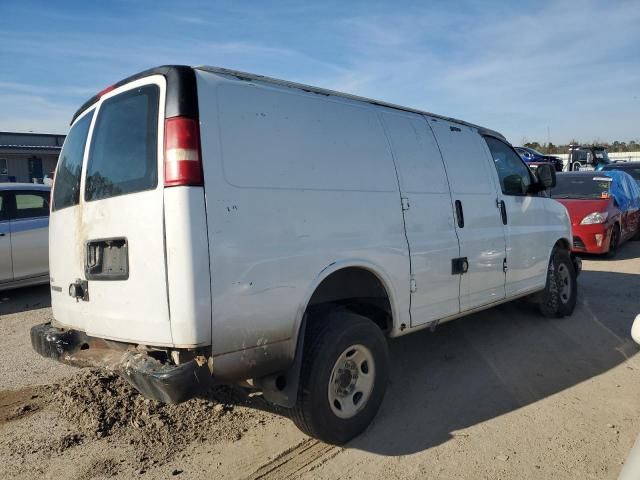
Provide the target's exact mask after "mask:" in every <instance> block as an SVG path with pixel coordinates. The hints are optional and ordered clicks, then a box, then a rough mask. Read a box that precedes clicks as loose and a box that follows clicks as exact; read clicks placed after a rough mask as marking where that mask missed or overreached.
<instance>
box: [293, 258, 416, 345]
mask: <svg viewBox="0 0 640 480" xmlns="http://www.w3.org/2000/svg"><path fill="white" fill-rule="evenodd" d="M346 271H360V272H366V273H367V274H370V275H372V276H373V277H374V278H375V279H376V280H377V281H378V282H379V284H380V286H381V287H382V289H384V292H385V294H386V298H387V299H388V302H389V309H390V312H389V313H390V317H391V318H390V322H389V325H387V328H385V329H383V330H385V333H386V334H388V333H389V332H390V331H391V330H393V329H394V328H395V326H396V323H397V321H398V319H399V318H400V314H399V306H398V302H397V295H396V292H395V290H394V288H393V283H392V281H391V278H390V277H389V275H387V274H386V273H385V271H384V269H383V268H382V267H380V266H379V265H377V264H375V263H373V262H370V261H367V260H363V259H350V260H341V261H337V262H332V263H330V264H329V265H327V266H326V267H324V268H323V269H322V270H320V271H319V272H318V274H317V275H316V277H315V278H314V279H313V281H312V282H311V283H310V284H309V286H308V287H307V290H306V292H305V294H304V295H303V297H302V301H301V302H300V305H299V306H298V309H297V312H296V320H295V325H294V331H293V335H292V342H291V343H292V347H293V350H294V351H293V352H292V357H293V355H295V349H296V344H297V339H298V336H299V335H300V331H301V327H302V324H303V322H304V320H305V316H306V313H307V310H308V308H309V306H310V305H311V302H312V300H313V298H314V295H316V293H317V292H318V291H319V289H320V288H321V287H322V286H323V284H325V282H327V281H329V279H330V278H331V277H332V276H334V275H336V274H338V273H339V272H346ZM334 278H335V277H334ZM407 288H408V286H407Z"/></svg>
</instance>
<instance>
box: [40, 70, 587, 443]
mask: <svg viewBox="0 0 640 480" xmlns="http://www.w3.org/2000/svg"><path fill="white" fill-rule="evenodd" d="M90 125H92V127H91V128H89V126H90ZM88 146H90V147H88ZM87 148H89V150H88V151H87ZM83 159H84V160H83ZM445 168H446V170H445ZM554 182H555V171H554V170H553V168H551V166H549V165H541V166H539V167H538V170H537V175H536V176H534V175H533V174H532V173H531V171H530V170H529V169H528V168H527V167H526V165H525V164H524V163H523V161H522V159H521V158H520V157H519V156H518V154H517V153H516V152H515V151H514V150H513V148H512V147H511V146H510V145H509V144H508V143H507V141H506V140H505V139H504V137H503V136H502V135H501V134H499V133H497V132H495V131H492V130H488V129H485V128H482V127H478V126H476V125H472V124H469V123H467V122H463V121H458V120H452V119H450V118H446V117H442V116H438V115H434V114H430V113H426V112H421V111H418V110H414V109H411V108H405V107H399V106H395V105H390V104H384V103H382V102H378V101H374V100H369V99H365V98H360V97H355V96H352V95H347V94H343V93H339V92H334V91H329V90H323V89H319V88H315V87H310V86H307V85H300V84H295V83H292V82H287V81H283V80H276V79H270V78H267V77H262V76H257V75H252V74H249V73H242V72H234V71H230V70H226V69H220V68H213V67H197V68H191V67H176V66H172V67H160V68H156V69H152V70H149V71H146V72H143V73H140V74H138V75H135V76H133V77H130V78H128V79H126V80H123V81H121V82H119V83H117V84H116V85H114V86H113V87H110V88H109V89H107V90H105V91H104V92H103V93H102V94H100V95H97V96H96V97H94V98H92V99H91V100H90V101H88V102H87V103H85V105H84V106H82V107H81V108H80V110H79V111H78V112H77V113H76V115H75V116H74V118H73V122H72V127H71V130H70V132H69V135H68V136H67V137H66V141H65V144H64V147H63V150H62V153H61V160H60V163H59V165H58V169H57V171H56V176H55V183H54V188H53V204H52V214H51V235H50V247H51V254H52V255H51V294H52V309H53V316H54V318H55V320H54V321H53V322H52V323H50V324H43V325H38V326H35V327H33V328H32V330H31V341H32V344H33V347H34V348H35V350H36V351H38V352H39V353H40V354H42V355H43V356H45V357H50V358H57V359H58V360H59V361H62V362H66V363H69V364H73V365H79V366H86V365H91V364H97V365H101V366H103V367H108V368H110V369H112V370H114V371H117V372H118V373H119V374H120V375H122V376H123V377H124V378H126V379H127V380H128V381H129V382H130V383H131V384H133V385H134V386H135V387H136V388H137V389H138V390H140V391H141V392H142V393H143V394H144V395H147V396H148V397H150V398H155V399H157V400H161V401H168V402H179V401H183V400H185V399H187V398H189V397H191V396H193V395H194V394H195V393H196V392H197V391H198V388H199V386H200V384H201V383H204V382H208V381H210V380H211V379H212V377H213V378H214V379H216V380H217V381H219V382H228V383H232V382H245V381H246V380H247V379H251V383H252V385H253V386H254V387H256V388H259V389H261V390H262V391H263V392H264V395H265V397H266V398H267V399H268V400H270V401H272V402H274V403H277V404H280V405H283V406H285V407H288V408H291V409H292V412H293V413H292V417H293V419H294V421H295V423H296V424H297V425H298V426H299V427H300V428H301V429H302V430H303V431H304V432H306V433H308V434H309V435H311V436H313V437H316V438H319V439H322V440H323V441H326V442H330V443H343V442H345V441H347V440H349V439H350V438H352V437H353V436H355V435H357V434H358V433H360V432H361V431H362V430H363V429H364V428H366V426H367V425H368V424H369V422H370V421H371V420H372V419H373V417H374V416H375V414H376V412H377V410H378V407H379V406H380V404H381V402H382V398H383V396H384V392H385V389H386V384H387V379H388V375H389V358H388V351H387V342H386V340H385V336H388V337H397V336H400V335H405V334H408V333H412V332H415V331H418V330H421V329H424V328H427V327H430V326H431V327H434V326H435V325H437V324H438V323H441V322H446V321H449V320H453V319H455V318H458V317H461V316H463V315H466V314H469V313H472V312H476V311H478V310H481V309H485V308H489V307H491V306H494V305H498V304H500V303H503V302H506V301H509V300H513V299H516V298H520V297H524V296H528V295H533V297H532V298H533V299H534V300H535V301H536V302H537V303H538V304H539V307H540V310H541V312H542V313H543V314H544V315H546V316H550V317H562V316H566V315H570V314H571V313H572V312H573V309H574V306H575V302H576V295H577V288H578V286H577V283H576V265H577V264H576V263H574V261H573V258H572V256H571V254H570V247H571V243H570V242H571V225H570V221H569V217H568V215H567V212H566V209H565V208H564V207H563V206H562V205H560V204H559V203H557V202H555V201H554V200H552V199H551V198H549V197H548V195H547V194H546V193H545V190H546V189H547V188H549V187H551V186H553V185H554ZM398 200H401V201H400V202H399V201H398ZM507 246H508V248H507Z"/></svg>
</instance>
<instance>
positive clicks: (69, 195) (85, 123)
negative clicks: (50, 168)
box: [52, 112, 93, 210]
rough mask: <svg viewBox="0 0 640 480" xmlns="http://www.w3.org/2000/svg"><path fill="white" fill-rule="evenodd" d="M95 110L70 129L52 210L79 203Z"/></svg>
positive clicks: (59, 169) (63, 151)
mask: <svg viewBox="0 0 640 480" xmlns="http://www.w3.org/2000/svg"><path fill="white" fill-rule="evenodd" d="M91 118H93V112H90V113H88V114H86V115H85V116H84V117H82V118H81V119H80V120H78V121H77V122H76V124H75V125H74V126H73V127H71V130H69V135H67V139H66V140H65V142H64V147H62V152H61V153H60V161H59V163H58V169H57V170H56V175H55V180H54V182H55V186H54V188H53V205H52V210H59V209H61V208H65V207H71V206H73V205H77V204H78V201H79V200H80V172H81V171H82V157H83V156H84V147H85V144H86V143H87V134H88V133H89V125H91Z"/></svg>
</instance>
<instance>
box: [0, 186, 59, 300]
mask: <svg viewBox="0 0 640 480" xmlns="http://www.w3.org/2000/svg"><path fill="white" fill-rule="evenodd" d="M49 196H50V187H47V186H46V185H37V184H33V183H0V290H8V289H10V288H16V287H26V286H29V285H37V284H41V283H49Z"/></svg>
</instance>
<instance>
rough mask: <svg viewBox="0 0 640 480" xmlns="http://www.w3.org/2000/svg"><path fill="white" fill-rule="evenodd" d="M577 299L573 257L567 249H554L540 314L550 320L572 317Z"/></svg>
mask: <svg viewBox="0 0 640 480" xmlns="http://www.w3.org/2000/svg"><path fill="white" fill-rule="evenodd" d="M577 297H578V283H577V280H576V270H575V267H574V266H573V262H572V261H571V256H570V255H569V252H568V251H567V250H565V249H561V248H557V249H554V250H553V252H552V253H551V259H550V260H549V268H548V269H547V283H546V285H545V288H544V290H543V291H542V292H541V293H540V303H539V308H540V313H542V315H544V316H545V317H548V318H562V317H565V316H567V315H571V314H572V313H573V310H574V309H575V308H576V300H577Z"/></svg>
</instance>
